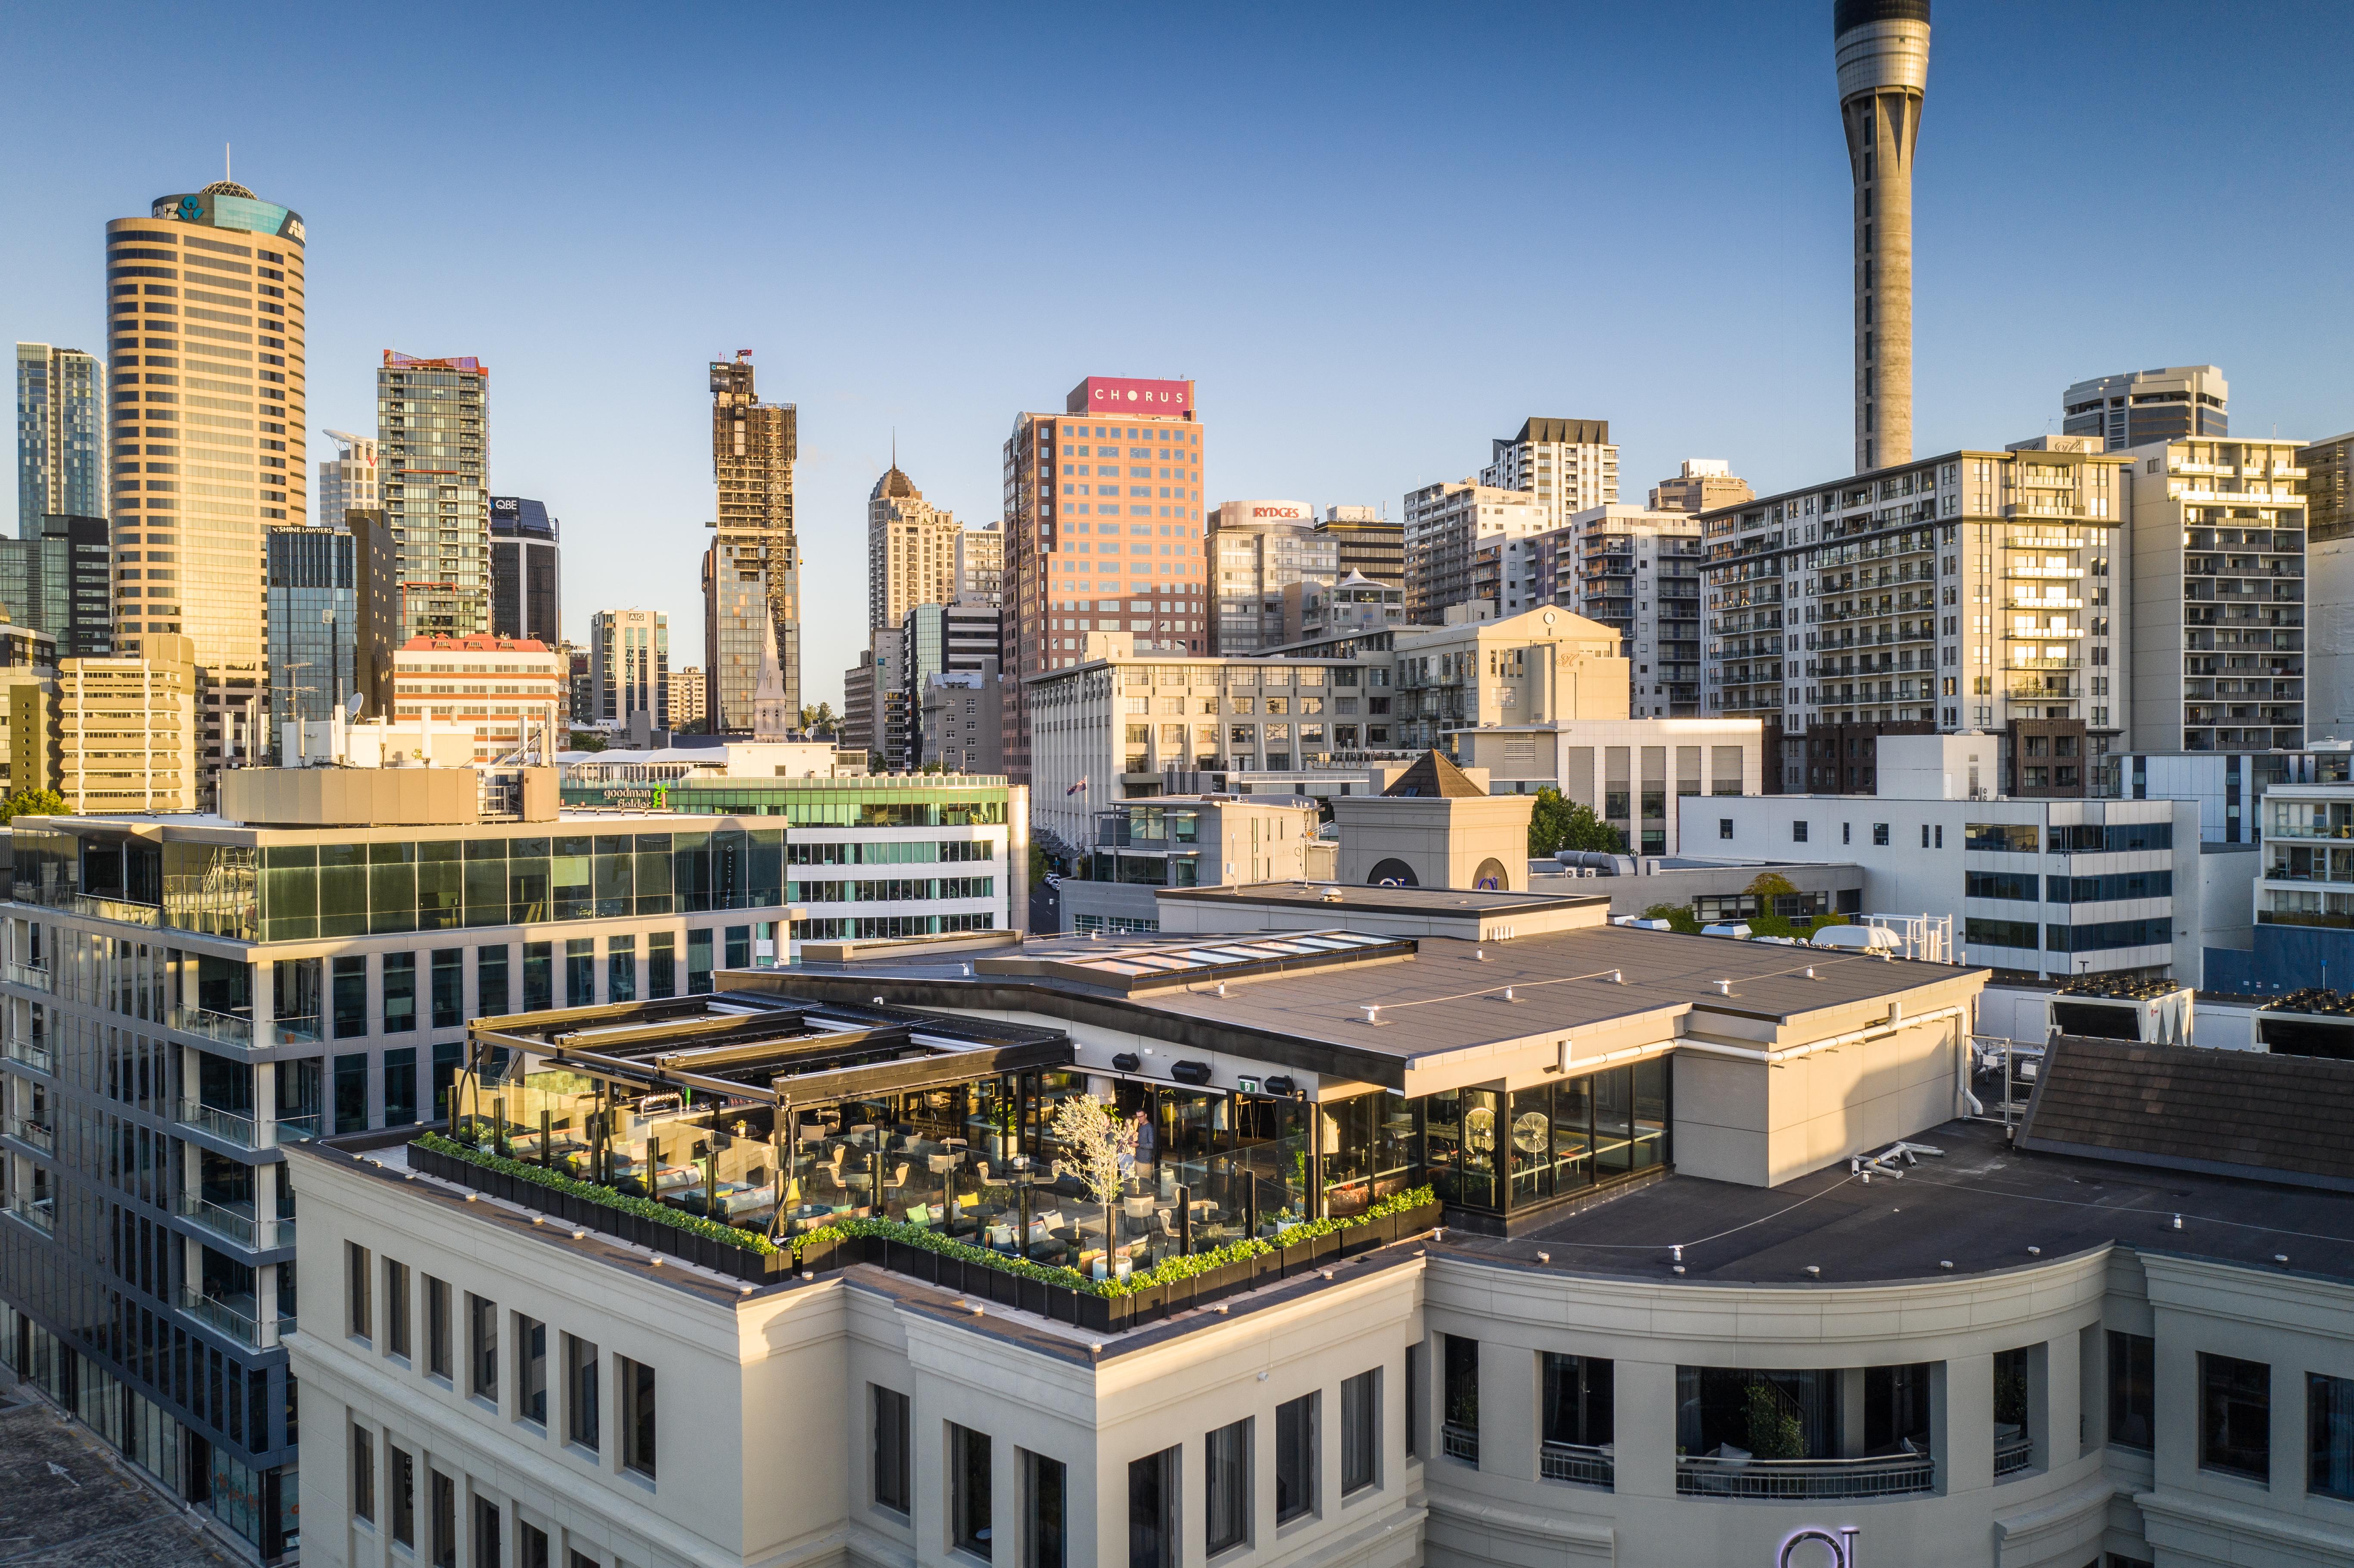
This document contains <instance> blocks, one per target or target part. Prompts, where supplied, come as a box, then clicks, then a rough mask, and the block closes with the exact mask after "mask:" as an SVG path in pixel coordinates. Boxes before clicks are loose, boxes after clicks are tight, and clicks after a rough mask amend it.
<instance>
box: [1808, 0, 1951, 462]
mask: <svg viewBox="0 0 2354 1568" xmlns="http://www.w3.org/2000/svg"><path fill="white" fill-rule="evenodd" d="M1831 34H1832V37H1833V40H1834V47H1835V48H1836V50H1837V53H1838V58H1839V95H1840V123H1841V124H1842V125H1843V126H1844V127H1845V128H1846V131H1847V160H1848V172H1849V174H1850V177H1851V178H1852V179H1853V180H1854V182H1855V201H1854V217H1853V221H1854V225H1855V254H1854V274H1855V466H1856V470H1857V471H1858V472H1868V471H1872V470H1875V469H1882V468H1895V467H1899V466H1901V465H1903V464H1904V463H1908V462H1910V461H1913V154H1914V145H1915V143H1917V142H1918V141H1919V139H1920V132H1921V104H1922V101H1923V99H1924V98H1925V96H1926V94H1927V92H1928V87H1929V0H1833V4H1832V6H1831Z"/></svg>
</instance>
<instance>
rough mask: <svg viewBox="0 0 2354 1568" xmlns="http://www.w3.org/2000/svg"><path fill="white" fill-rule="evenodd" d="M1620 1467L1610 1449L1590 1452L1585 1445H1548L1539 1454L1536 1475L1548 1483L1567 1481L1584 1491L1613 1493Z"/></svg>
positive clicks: (1606, 1445) (1601, 1448)
mask: <svg viewBox="0 0 2354 1568" xmlns="http://www.w3.org/2000/svg"><path fill="white" fill-rule="evenodd" d="M1616 1470H1617V1464H1616V1461H1615V1459H1614V1457H1613V1456H1612V1453H1611V1446H1610V1445H1608V1444H1604V1445H1603V1446H1601V1447H1598V1448H1589V1447H1587V1446H1585V1445H1584V1444H1582V1443H1547V1444H1546V1445H1545V1446H1543V1448H1541V1449H1539V1450H1538V1452H1537V1474H1538V1475H1540V1476H1542V1477H1543V1478H1545V1479H1546V1480H1548V1481H1568V1482H1571V1483H1573V1484H1574V1485H1576V1486H1581V1487H1600V1488H1602V1489H1604V1490H1605V1491H1607V1490H1609V1489H1610V1488H1611V1486H1612V1484H1613V1476H1614V1474H1615V1472H1616Z"/></svg>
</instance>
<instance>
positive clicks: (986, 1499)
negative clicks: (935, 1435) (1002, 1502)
mask: <svg viewBox="0 0 2354 1568" xmlns="http://www.w3.org/2000/svg"><path fill="white" fill-rule="evenodd" d="M989 1504H990V1491H989V1435H988V1434H987V1433H985V1432H975V1431H974V1430H972V1428H970V1427H969V1426H958V1425H954V1424H951V1425H949V1545H951V1546H953V1547H955V1548H956V1549H957V1550H958V1551H959V1552H970V1553H971V1554H972V1555H973V1556H975V1557H979V1558H982V1559H986V1558H987V1557H988V1556H989V1549H990V1544H991V1536H992V1535H994V1533H995V1531H992V1530H991V1528H990V1512H989Z"/></svg>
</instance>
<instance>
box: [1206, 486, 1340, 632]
mask: <svg viewBox="0 0 2354 1568" xmlns="http://www.w3.org/2000/svg"><path fill="white" fill-rule="evenodd" d="M1315 524H1316V509H1315V508H1314V507H1313V506H1310V505H1309V504H1308V503H1306V502H1304V501H1228V502H1225V503H1221V504H1219V505H1218V506H1216V507H1214V508H1213V509H1212V510H1211V513H1210V531H1209V538H1208V546H1209V561H1210V595H1211V602H1212V605H1213V607H1214V610H1213V619H1212V620H1211V622H1210V651H1211V652H1214V653H1256V652H1258V651H1259V650H1260V649H1262V648H1274V647H1277V646H1279V645H1280V644H1281V643H1282V641H1283V640H1284V638H1283V590H1284V589H1285V588H1288V587H1290V586H1291V585H1293V584H1295V583H1313V584H1315V585H1317V586H1319V587H1325V588H1329V587H1331V585H1332V583H1333V582H1334V581H1335V580H1337V579H1338V578H1339V577H1340V575H1341V572H1340V549H1339V545H1338V541H1336V540H1335V539H1334V538H1333V536H1332V535H1329V534H1324V533H1320V532H1318V531H1317V528H1316V525H1315Z"/></svg>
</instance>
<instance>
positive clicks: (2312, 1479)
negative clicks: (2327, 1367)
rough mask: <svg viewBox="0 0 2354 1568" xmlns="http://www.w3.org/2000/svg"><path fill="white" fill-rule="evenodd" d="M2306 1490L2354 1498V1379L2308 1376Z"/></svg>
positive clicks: (2306, 1393)
mask: <svg viewBox="0 0 2354 1568" xmlns="http://www.w3.org/2000/svg"><path fill="white" fill-rule="evenodd" d="M2305 1427H2306V1471H2305V1489H2306V1490H2307V1491H2310V1492H2319V1493H2320V1494H2321V1495H2322V1496H2324V1497H2331V1498H2354V1378H2342V1377H2324V1376H2323V1375H2322V1374H2321V1373H2319V1372H2307V1373H2306V1374H2305Z"/></svg>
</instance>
